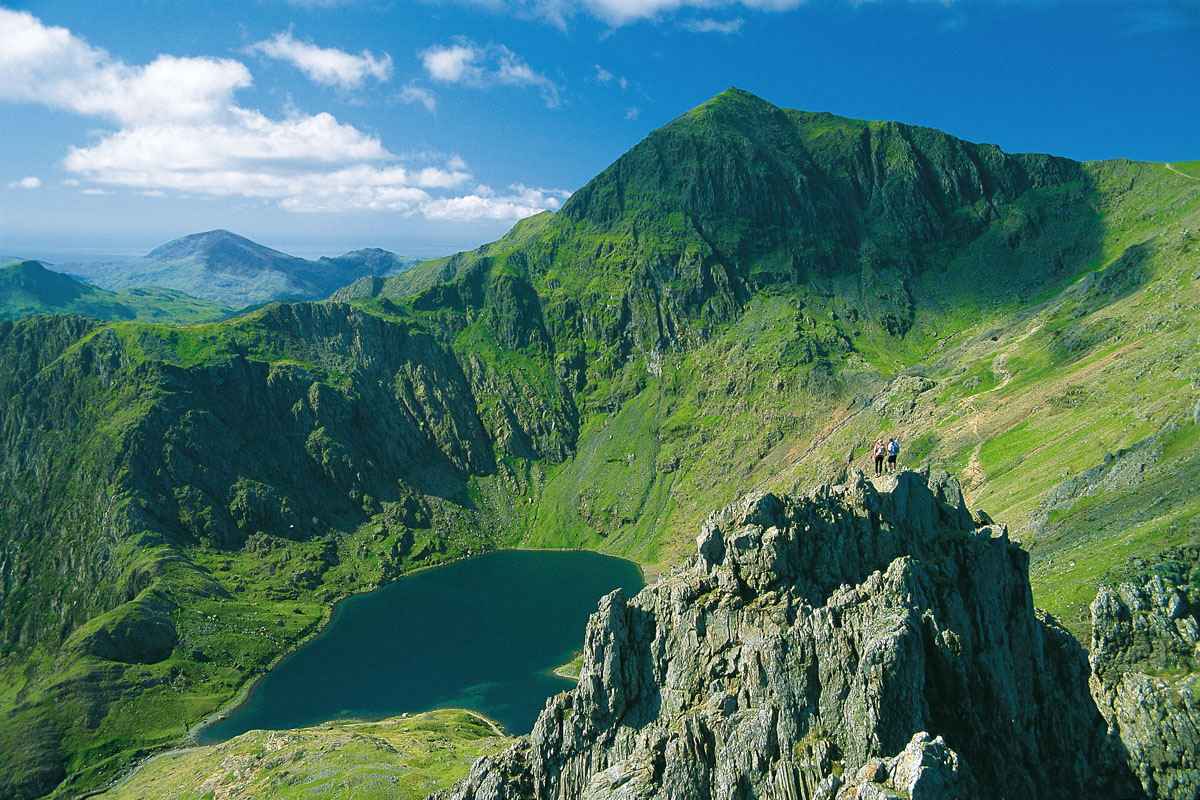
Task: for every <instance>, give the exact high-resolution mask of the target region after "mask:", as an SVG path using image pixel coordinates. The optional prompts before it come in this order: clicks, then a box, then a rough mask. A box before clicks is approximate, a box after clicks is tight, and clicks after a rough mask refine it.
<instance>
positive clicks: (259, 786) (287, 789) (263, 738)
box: [104, 709, 512, 800]
mask: <svg viewBox="0 0 1200 800" xmlns="http://www.w3.org/2000/svg"><path fill="white" fill-rule="evenodd" d="M511 743H512V740H511V739H508V738H505V737H502V736H497V735H496V733H495V732H494V731H493V729H492V728H491V726H490V725H489V724H488V723H487V722H486V721H485V720H482V719H480V718H479V717H478V716H476V715H474V714H472V713H468V712H465V711H460V710H457V709H446V710H440V711H432V712H429V713H426V714H416V715H413V716H411V717H403V718H401V717H396V718H392V719H387V720H380V721H378V722H349V723H346V722H339V723H334V724H331V725H320V726H316V727H312V728H302V729H300V730H296V731H283V732H274V731H270V732H268V731H250V732H249V733H245V734H243V735H241V736H238V737H237V738H235V739H231V740H230V741H228V742H225V743H222V744H219V745H212V746H207V747H197V748H194V749H192V750H189V751H185V752H182V753H179V754H178V755H169V756H165V757H163V758H161V759H158V760H156V761H155V762H153V763H152V764H149V765H148V766H147V767H146V768H144V769H142V770H141V771H139V772H138V773H137V774H136V775H134V776H133V777H132V778H131V779H130V780H128V781H126V782H124V783H123V784H122V785H121V786H119V787H117V788H116V789H113V790H112V791H110V792H107V793H106V794H105V795H104V796H105V797H111V798H112V800H126V799H127V800H146V798H150V797H154V798H161V799H162V800H168V799H169V798H191V797H204V796H206V792H207V793H210V796H215V795H216V792H217V791H220V792H222V794H221V796H222V797H228V798H258V799H260V800H267V799H268V798H270V799H271V800H285V799H286V798H311V797H316V796H319V797H322V798H327V799H328V800H335V799H336V800H342V799H343V798H344V799H345V800H353V799H354V798H362V797H390V798H396V800H420V798H424V797H426V796H428V795H429V794H430V793H431V792H434V791H437V790H438V789H448V788H450V786H451V785H452V784H453V783H454V781H456V780H458V779H459V778H461V777H463V776H465V775H466V774H467V770H468V769H469V768H470V766H471V764H472V763H474V761H475V759H477V758H479V757H480V756H484V755H497V754H499V753H500V751H502V750H503V749H504V748H505V747H507V746H508V745H509V744H511Z"/></svg>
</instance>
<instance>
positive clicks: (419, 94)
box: [397, 83, 437, 114]
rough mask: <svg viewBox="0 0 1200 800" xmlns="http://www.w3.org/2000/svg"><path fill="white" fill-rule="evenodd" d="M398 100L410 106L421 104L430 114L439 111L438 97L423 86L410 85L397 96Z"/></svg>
mask: <svg viewBox="0 0 1200 800" xmlns="http://www.w3.org/2000/svg"><path fill="white" fill-rule="evenodd" d="M397 99H399V100H400V102H401V103H406V104H408V105H413V104H420V105H422V106H424V107H425V110H426V111H428V112H429V113H430V114H432V113H433V112H435V111H437V96H436V95H434V93H433V92H431V91H430V90H428V89H426V88H425V87H423V86H417V85H416V84H413V83H410V84H408V85H407V86H405V87H404V88H403V89H401V90H400V94H399V95H397Z"/></svg>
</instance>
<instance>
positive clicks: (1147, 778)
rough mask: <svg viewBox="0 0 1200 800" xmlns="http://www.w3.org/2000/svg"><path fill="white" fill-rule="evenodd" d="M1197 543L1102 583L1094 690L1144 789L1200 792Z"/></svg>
mask: <svg viewBox="0 0 1200 800" xmlns="http://www.w3.org/2000/svg"><path fill="white" fill-rule="evenodd" d="M1198 564H1200V547H1181V548H1176V549H1174V550H1172V551H1168V552H1167V553H1164V554H1163V555H1162V557H1160V558H1159V559H1156V560H1155V561H1154V562H1152V563H1146V562H1143V563H1142V564H1141V565H1137V564H1135V565H1132V566H1131V567H1130V568H1129V569H1128V570H1127V574H1126V575H1124V576H1121V577H1119V578H1118V579H1116V580H1113V581H1112V582H1111V583H1109V584H1106V585H1104V586H1101V587H1100V591H1099V593H1098V594H1097V595H1096V600H1095V601H1094V602H1093V603H1092V620H1093V623H1092V626H1093V627H1092V648H1091V655H1090V658H1091V662H1092V669H1093V673H1092V678H1091V685H1092V694H1093V695H1094V696H1095V698H1096V702H1097V704H1098V705H1099V707H1100V710H1101V712H1102V713H1103V714H1104V717H1105V719H1106V720H1107V721H1108V726H1109V731H1110V733H1111V734H1112V735H1113V736H1114V737H1115V738H1116V739H1119V741H1120V743H1121V748H1122V749H1123V750H1124V751H1125V752H1126V753H1127V754H1128V761H1129V766H1130V768H1131V769H1132V770H1133V772H1134V774H1135V775H1137V778H1138V780H1139V781H1140V782H1141V784H1142V787H1143V789H1145V791H1146V794H1147V796H1149V797H1157V798H1178V799H1179V800H1185V798H1194V797H1197V796H1200V702H1197V697H1196V695H1197V691H1198V690H1200V622H1198V614H1200V568H1198V567H1197V565H1198Z"/></svg>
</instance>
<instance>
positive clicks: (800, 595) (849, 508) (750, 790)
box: [446, 472, 1124, 800]
mask: <svg viewBox="0 0 1200 800" xmlns="http://www.w3.org/2000/svg"><path fill="white" fill-rule="evenodd" d="M885 486H887V487H888V490H887V491H884V492H877V491H876V490H875V489H873V488H872V487H871V486H870V485H869V484H868V483H867V482H866V481H865V480H864V478H863V476H862V475H861V473H857V472H856V473H854V474H853V475H852V478H851V481H850V482H849V485H847V486H837V487H823V488H821V489H819V490H818V491H817V492H816V493H814V494H813V495H811V496H809V497H805V498H801V499H793V498H781V497H776V496H774V495H769V494H768V495H758V496H752V497H750V498H748V499H747V500H745V501H744V502H742V503H739V504H736V505H735V506H733V507H731V508H729V509H726V510H725V511H724V512H722V513H720V514H717V515H714V516H713V517H711V518H710V519H709V521H708V522H707V523H706V525H705V526H704V529H703V531H702V532H701V534H700V536H699V538H698V539H697V550H698V553H697V555H696V557H695V558H693V559H692V560H691V561H690V562H688V563H687V564H686V565H684V566H683V567H681V568H679V569H677V570H676V571H674V572H672V573H670V574H669V575H666V576H664V577H663V578H662V579H660V580H659V581H658V583H656V584H654V585H653V586H650V587H647V588H646V589H645V590H643V591H642V592H641V593H639V594H638V595H637V597H635V598H632V599H626V598H625V597H624V596H622V595H621V593H619V592H614V593H613V594H611V595H609V596H607V597H605V598H604V599H603V600H602V601H601V603H600V608H599V611H598V612H597V613H596V614H595V615H593V617H592V619H591V621H590V622H589V623H588V628H587V636H586V643H585V648H584V662H583V669H582V672H581V674H580V679H579V684H578V686H577V687H576V689H575V690H574V691H572V692H569V693H566V694H562V695H559V696H557V697H555V698H552V699H551V700H549V701H548V703H547V706H546V710H545V711H544V712H543V713H542V714H541V716H540V717H539V719H538V721H537V724H536V725H535V727H534V730H533V732H532V733H531V734H530V736H529V737H526V738H523V739H521V740H520V741H519V742H518V743H517V744H515V745H514V746H513V747H512V748H511V749H510V750H509V751H508V752H507V753H505V754H504V755H503V756H502V757H500V758H496V759H483V760H481V761H480V762H478V763H477V764H476V765H475V767H474V768H473V770H472V771H471V774H470V775H469V776H468V778H466V779H465V780H463V781H462V782H460V784H459V785H458V786H456V787H455V789H454V790H453V791H452V792H451V793H449V794H448V795H446V796H447V797H449V798H454V799H455V800H466V798H475V799H476V800H505V799H507V798H516V797H536V798H547V800H549V799H550V798H553V799H554V800H566V798H587V799H588V800H591V799H592V798H596V799H597V800H598V798H617V797H619V798H679V799H680V800H683V799H684V798H697V799H699V798H710V797H711V798H730V799H732V798H752V797H753V798H797V799H799V798H805V799H811V798H830V799H832V798H835V797H836V798H848V797H858V798H866V797H879V798H883V797H910V798H930V799H931V800H932V799H935V798H936V800H942V798H947V799H948V798H968V797H985V798H986V797H1029V798H1051V797H1063V798H1066V797H1080V796H1085V795H1087V794H1088V793H1090V792H1100V793H1101V794H1102V795H1104V796H1119V793H1120V792H1121V791H1123V790H1124V787H1122V786H1120V785H1119V783H1114V782H1113V781H1118V780H1119V778H1120V776H1119V775H1116V774H1109V773H1108V772H1105V771H1104V770H1102V769H1100V768H1098V766H1097V765H1099V764H1101V763H1102V761H1103V758H1104V755H1105V753H1104V747H1105V727H1104V724H1103V720H1102V719H1101V717H1100V715H1099V713H1098V712H1097V710H1096V707H1095V705H1094V703H1093V702H1092V701H1091V698H1090V697H1089V695H1088V688H1087V679H1088V668H1087V662H1086V659H1085V657H1084V654H1083V651H1082V649H1081V648H1080V647H1079V646H1078V645H1077V644H1076V643H1075V642H1074V640H1073V639H1071V637H1070V636H1069V635H1068V634H1067V633H1066V632H1065V631H1064V630H1063V629H1062V628H1060V627H1059V626H1057V625H1056V624H1055V623H1053V622H1052V621H1050V620H1048V619H1044V618H1039V617H1038V616H1037V615H1035V612H1034V608H1033V602H1032V598H1031V595H1030V588H1029V582H1028V576H1027V566H1028V556H1027V554H1026V553H1025V552H1024V551H1023V550H1021V549H1020V548H1019V547H1017V546H1016V545H1015V544H1013V543H1011V542H1009V541H1008V537H1007V533H1006V532H1005V531H1004V529H1002V528H992V527H985V528H982V529H981V530H979V531H975V530H974V524H973V521H972V519H971V515H970V513H969V512H968V511H967V509H966V507H965V505H964V504H963V500H962V495H961V493H960V492H959V489H958V485H957V484H956V483H955V482H954V481H953V480H952V479H949V478H948V477H946V476H944V475H943V476H940V477H936V476H935V477H934V478H933V479H932V480H930V481H928V482H927V481H926V479H925V478H923V477H922V476H921V475H919V474H917V473H913V472H903V473H900V474H899V475H898V476H897V477H896V478H894V479H892V480H890V481H888V483H887V484H885Z"/></svg>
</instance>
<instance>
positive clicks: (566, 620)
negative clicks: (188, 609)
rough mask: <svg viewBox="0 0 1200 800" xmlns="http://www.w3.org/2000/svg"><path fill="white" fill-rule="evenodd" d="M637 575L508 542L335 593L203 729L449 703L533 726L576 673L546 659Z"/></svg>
mask: <svg viewBox="0 0 1200 800" xmlns="http://www.w3.org/2000/svg"><path fill="white" fill-rule="evenodd" d="M641 587H642V578H641V574H640V573H639V572H638V569H637V566H636V565H634V564H633V563H631V562H629V561H623V560H621V559H617V558H611V557H608V556H602V555H599V554H597V553H589V552H580V551H569V552H560V551H537V550H504V551H500V552H497V553H489V554H487V555H482V556H477V557H475V558H470V559H467V560H465V561H459V562H457V563H454V564H450V565H447V566H444V567H438V568H436V569H431V570H425V571H423V572H418V573H416V574H415V575H411V576H408V577H405V578H401V579H400V580H397V581H395V582H393V583H391V584H389V585H387V586H384V587H383V588H381V589H378V590H376V591H374V592H369V593H367V594H361V595H356V596H354V597H350V598H347V599H346V600H344V601H342V602H341V603H339V604H338V606H337V608H336V610H335V611H334V614H333V617H332V619H331V620H330V622H329V625H328V626H327V627H326V628H325V630H323V631H322V632H321V633H320V635H318V636H316V637H315V638H313V639H312V640H311V641H309V642H307V643H306V644H304V645H303V646H302V647H300V648H299V649H298V650H296V652H294V653H292V654H291V655H289V656H288V657H287V658H285V659H283V660H282V661H281V662H280V663H279V665H278V666H276V667H275V669H273V670H271V672H269V673H267V675H265V676H263V678H262V680H260V681H259V682H258V683H257V684H256V685H255V686H254V688H253V689H252V690H251V692H250V694H249V696H248V697H247V698H246V701H245V702H244V703H242V705H240V706H238V707H237V708H236V709H234V710H233V711H232V712H231V713H230V714H229V716H228V717H226V718H225V719H223V720H220V721H218V722H216V723H214V724H213V725H210V726H209V727H207V728H205V729H204V730H203V731H202V732H201V733H200V739H201V741H202V742H204V743H210V742H214V741H220V740H224V739H228V738H231V737H233V736H236V735H238V734H240V733H244V732H245V731H248V730H252V729H254V728H268V729H283V728H294V727H300V726H303V725H314V724H317V723H320V722H325V721H328V720H331V719H337V718H340V717H365V718H372V717H383V716H391V715H394V714H400V713H404V712H409V713H416V712H420V711H426V710H428V709H431V708H439V707H443V706H463V707H466V708H472V709H475V710H476V711H480V712H482V713H484V714H486V715H487V716H489V717H491V718H493V719H495V720H497V721H498V722H500V723H501V724H502V725H503V726H504V727H505V728H506V729H507V730H508V732H509V733H512V734H521V733H528V732H529V730H530V729H531V728H532V727H533V723H534V720H535V719H536V718H537V714H538V712H539V711H541V709H542V708H543V707H544V706H545V702H546V698H547V697H549V696H551V695H553V694H555V693H557V692H560V691H563V690H564V689H568V688H570V686H571V685H572V684H571V681H568V680H565V679H563V678H559V677H557V676H555V675H553V674H552V672H551V671H552V670H553V669H554V668H555V667H557V666H558V665H560V664H562V663H564V662H565V661H568V660H569V659H570V658H571V654H572V653H573V652H574V651H575V650H577V649H579V648H580V647H582V645H583V631H584V626H585V625H586V623H587V618H588V615H589V614H591V613H592V612H593V611H595V610H596V603H597V601H598V600H599V599H600V598H601V597H602V596H603V595H605V594H607V593H608V592H610V591H612V590H613V589H616V588H622V589H624V590H625V593H626V596H632V595H633V594H635V593H636V592H637V591H638V590H639V589H641Z"/></svg>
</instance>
